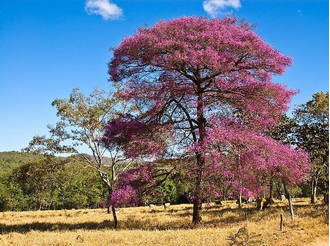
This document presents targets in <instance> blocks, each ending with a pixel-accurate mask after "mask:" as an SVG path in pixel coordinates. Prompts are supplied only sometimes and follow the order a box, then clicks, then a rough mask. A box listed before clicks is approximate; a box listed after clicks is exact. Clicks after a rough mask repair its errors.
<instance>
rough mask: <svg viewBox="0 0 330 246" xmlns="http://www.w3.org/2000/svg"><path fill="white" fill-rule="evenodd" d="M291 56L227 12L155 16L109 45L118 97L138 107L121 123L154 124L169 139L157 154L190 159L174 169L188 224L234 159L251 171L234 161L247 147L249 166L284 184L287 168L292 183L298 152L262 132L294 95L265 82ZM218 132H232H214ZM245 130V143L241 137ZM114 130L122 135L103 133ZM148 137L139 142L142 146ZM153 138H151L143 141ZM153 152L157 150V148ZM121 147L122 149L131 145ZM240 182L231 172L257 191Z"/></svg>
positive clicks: (299, 170) (303, 160)
mask: <svg viewBox="0 0 330 246" xmlns="http://www.w3.org/2000/svg"><path fill="white" fill-rule="evenodd" d="M291 61H292V59H291V58H290V57H287V56H284V55H282V54H281V53H280V52H279V51H277V50H275V49H274V48H273V47H271V46H270V45H268V44H266V43H265V42H264V41H263V40H262V39H261V38H260V37H259V36H258V35H257V34H255V33H254V32H253V30H252V28H251V26H250V25H248V24H247V23H245V22H239V21H238V20H237V19H235V18H223V19H212V20H207V19H204V18H195V17H183V18H178V19H174V20H171V21H161V22H159V23H157V24H156V25H155V26H154V27H151V28H140V29H139V30H138V31H137V33H136V34H135V35H133V36H131V37H126V38H125V39H124V40H123V42H122V43H121V44H120V45H119V46H118V47H117V48H114V49H113V58H112V60H111V62H110V63H109V74H110V80H111V81H113V82H114V83H115V84H116V85H120V86H121V88H122V90H121V91H120V93H119V96H120V97H121V98H123V99H125V100H127V101H130V102H132V103H134V104H136V105H137V107H138V108H139V110H140V112H141V114H140V115H139V116H138V117H137V118H138V121H136V120H135V119H130V118H126V119H122V120H121V121H122V122H126V123H127V122H129V123H130V124H131V125H132V124H133V125H134V124H141V123H142V124H144V125H146V126H148V127H149V128H148V129H149V131H148V132H149V133H152V130H150V129H154V128H158V129H159V128H163V129H166V131H170V133H171V134H172V136H173V137H167V139H166V140H167V142H168V143H167V144H164V145H162V146H163V153H162V156H164V153H171V155H170V158H179V159H181V160H191V158H195V161H194V162H191V161H182V165H181V167H180V168H181V169H185V170H186V171H187V173H188V175H189V176H190V179H191V180H192V183H193V186H194V188H193V192H192V194H191V198H192V200H193V203H194V208H193V222H194V223H198V222H200V221H201V202H202V200H203V199H204V198H205V197H206V196H207V194H210V192H212V191H215V188H214V187H215V186H216V182H219V179H222V180H223V179H226V180H227V182H228V181H229V180H230V179H231V177H233V176H235V172H236V171H237V170H238V169H237V166H239V165H241V164H243V167H244V169H242V170H241V174H244V175H249V178H250V179H251V178H253V177H254V176H255V175H256V174H255V172H249V171H247V170H248V169H251V168H252V166H251V165H252V162H251V161H250V162H245V163H243V159H242V158H243V154H244V155H248V154H250V155H251V154H252V149H255V152H256V153H254V161H255V164H254V165H255V167H256V168H259V169H260V168H262V167H265V168H267V172H270V171H273V172H274V173H276V172H278V173H280V171H278V169H281V170H282V174H281V175H282V176H281V178H282V179H283V180H286V181H288V182H289V181H292V182H295V180H294V178H293V179H289V178H286V176H285V175H284V174H285V173H286V174H289V173H291V174H295V175H294V176H293V177H296V178H297V180H296V181H298V180H300V179H301V178H303V177H304V173H305V172H306V170H308V160H307V157H306V155H305V154H303V153H302V154H300V152H296V151H295V150H294V149H292V148H290V147H284V146H283V145H282V144H280V143H275V142H274V141H270V140H269V139H267V137H265V134H264V133H265V131H266V130H269V129H270V128H273V127H274V126H276V124H277V121H278V119H279V117H280V115H281V114H282V113H283V112H285V111H286V110H287V109H288V103H289V102H290V100H291V97H292V96H293V95H295V94H296V91H294V90H290V89H288V88H286V86H284V85H282V84H277V83H273V82H272V76H273V75H281V74H283V73H284V71H285V68H286V67H287V66H289V65H291ZM134 120H135V121H134ZM109 124H113V123H109ZM119 125H120V124H119ZM131 129H134V127H132V128H131ZM226 134H227V135H232V136H235V137H236V138H227V139H225V138H221V137H222V136H226ZM133 135H134V134H133ZM247 135H248V136H250V137H251V139H253V140H254V141H252V143H250V142H249V141H247V140H245V139H244V136H247ZM118 136H123V135H121V134H119V133H118V134H115V135H112V136H111V134H109V132H108V133H106V134H105V137H110V138H116V137H118ZM146 136H150V135H148V134H147V135H146ZM148 139H150V137H149V138H145V139H144V141H140V142H141V143H143V144H144V145H145V141H148ZM156 139H158V138H156ZM236 140H237V141H238V143H237V144H235V141H236ZM237 141H236V142H237ZM153 142H154V141H153V140H152V139H151V141H150V143H149V144H150V145H152V144H153ZM135 143H136V144H137V143H138V141H136V142H135ZM264 145H266V146H264ZM259 146H264V148H261V147H260V148H259ZM273 148H275V149H273ZM156 150H157V153H156V155H159V152H160V151H159V148H156ZM125 151H126V154H128V155H129V154H130V153H131V152H132V149H129V148H125ZM133 151H134V149H133ZM263 152H265V154H262V153H263ZM272 153H281V154H280V155H277V157H279V156H281V157H282V158H281V161H275V160H276V158H275V157H274V158H273V159H271V158H269V155H271V154H272ZM293 153H294V154H295V155H296V156H297V159H295V160H298V159H299V161H298V162H297V165H287V166H286V167H285V163H284V162H285V161H287V160H289V157H290V156H292V154H293ZM151 154H152V153H151ZM275 156H276V155H275ZM268 162H272V163H271V164H269V165H268V166H267V165H266V164H267V163H268ZM290 164H293V163H291V162H290ZM233 165H234V166H235V167H236V168H233ZM266 166H267V167H266ZM271 167H272V168H275V169H271ZM240 180H242V177H238V178H237V181H238V182H237V183H238V184H239V185H238V187H237V188H238V192H240V191H241V190H242V189H247V190H249V191H250V192H251V193H256V194H257V193H258V192H259V191H258V190H256V189H254V188H252V187H246V186H244V182H240Z"/></svg>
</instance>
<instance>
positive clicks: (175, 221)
mask: <svg viewBox="0 0 330 246" xmlns="http://www.w3.org/2000/svg"><path fill="white" fill-rule="evenodd" d="M294 205H295V214H296V217H295V219H294V220H291V218H290V217H289V211H288V206H287V203H286V202H279V201H278V202H277V203H276V204H274V205H272V206H271V207H270V208H267V209H266V210H265V211H257V210H256V209H255V208H254V205H249V206H248V205H245V206H244V207H243V208H242V209H238V208H237V204H235V202H224V203H223V205H222V206H220V205H213V206H210V207H206V206H205V207H204V210H203V223H201V224H199V225H196V226H193V225H192V224H191V213H192V206H191V205H174V206H173V205H171V207H170V208H169V209H168V210H167V211H164V209H163V207H156V209H155V211H153V212H150V211H149V207H138V208H123V209H120V210H119V213H118V220H119V225H118V227H119V228H118V229H117V230H114V229H112V221H111V219H112V216H111V215H109V214H107V213H106V211H105V210H104V209H95V210H91V209H90V210H67V211H64V210H61V211H36V212H4V213H2V214H0V218H1V222H0V232H1V234H0V245H27V246H28V245H120V246H121V245H123V246H126V245H145V246H151V245H152V246H153V245H162V246H166V245H187V246H188V245H189V246H194V245H196V246H201V245H204V246H206V245H228V241H226V238H227V237H228V236H229V235H230V233H237V231H238V230H239V229H240V228H242V227H244V226H247V229H248V231H249V232H250V233H257V234H261V239H262V242H263V243H262V244H261V245H276V246H277V245H309V244H311V243H312V242H315V241H317V240H318V239H319V238H322V239H323V240H324V238H325V237H328V235H329V217H328V211H329V210H328V207H326V206H323V205H321V204H316V205H310V204H308V199H295V200H294ZM245 213H247V216H248V222H247V223H246V222H245ZM281 213H283V215H284V231H283V232H280V231H279V226H280V214H281Z"/></svg>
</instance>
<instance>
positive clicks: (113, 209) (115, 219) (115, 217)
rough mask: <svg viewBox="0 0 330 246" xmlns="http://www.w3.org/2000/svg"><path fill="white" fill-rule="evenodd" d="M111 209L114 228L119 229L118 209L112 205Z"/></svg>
mask: <svg viewBox="0 0 330 246" xmlns="http://www.w3.org/2000/svg"><path fill="white" fill-rule="evenodd" d="M111 209H112V216H113V222H114V228H115V229H117V226H118V220H117V214H116V208H115V206H114V205H112V206H111Z"/></svg>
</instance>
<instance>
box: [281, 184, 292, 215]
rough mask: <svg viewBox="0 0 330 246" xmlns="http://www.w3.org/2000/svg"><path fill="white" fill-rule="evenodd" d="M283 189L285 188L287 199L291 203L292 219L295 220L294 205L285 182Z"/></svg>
mask: <svg viewBox="0 0 330 246" xmlns="http://www.w3.org/2000/svg"><path fill="white" fill-rule="evenodd" d="M283 187H284V192H285V197H286V198H287V199H288V202H289V207H290V215H291V218H292V219H293V218H294V213H293V205H292V198H291V194H290V192H289V191H288V189H287V187H286V184H285V183H284V182H283Z"/></svg>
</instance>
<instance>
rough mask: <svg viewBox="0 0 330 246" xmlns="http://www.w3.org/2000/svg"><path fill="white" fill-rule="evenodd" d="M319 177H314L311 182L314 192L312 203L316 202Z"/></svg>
mask: <svg viewBox="0 0 330 246" xmlns="http://www.w3.org/2000/svg"><path fill="white" fill-rule="evenodd" d="M317 181H318V180H317V178H314V177H313V178H312V182H311V188H312V193H311V204H314V203H315V202H316V190H317Z"/></svg>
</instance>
